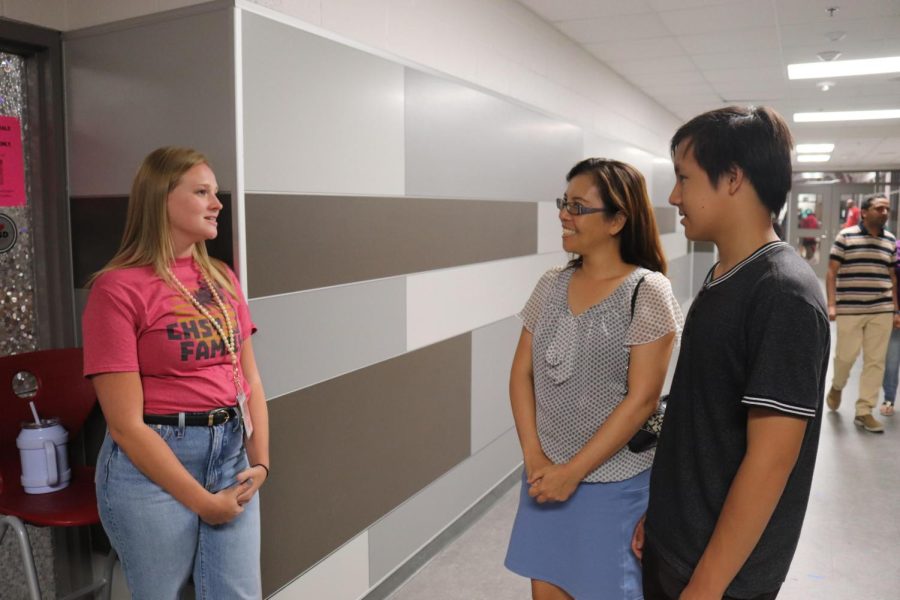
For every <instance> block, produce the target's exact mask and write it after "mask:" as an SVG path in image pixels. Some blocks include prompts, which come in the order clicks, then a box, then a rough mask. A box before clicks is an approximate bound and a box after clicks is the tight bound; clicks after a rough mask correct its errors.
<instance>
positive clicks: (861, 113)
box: [794, 108, 900, 123]
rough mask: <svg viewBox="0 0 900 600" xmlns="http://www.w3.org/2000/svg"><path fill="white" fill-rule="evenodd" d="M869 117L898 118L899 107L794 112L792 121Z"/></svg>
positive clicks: (852, 119)
mask: <svg viewBox="0 0 900 600" xmlns="http://www.w3.org/2000/svg"><path fill="white" fill-rule="evenodd" d="M871 119H900V108H890V109H886V110H839V111H835V112H802V113H794V123H821V122H823V121H868V120H871Z"/></svg>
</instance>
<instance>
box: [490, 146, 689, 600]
mask: <svg viewBox="0 0 900 600" xmlns="http://www.w3.org/2000/svg"><path fill="white" fill-rule="evenodd" d="M566 181H567V182H568V186H567V188H566V193H565V196H564V197H563V198H562V199H558V200H557V206H558V207H559V208H560V212H559V220H560V222H561V225H562V244H563V248H564V249H565V250H566V251H567V252H569V253H571V254H572V255H574V258H573V259H572V260H571V261H570V262H569V264H568V265H566V266H565V267H561V268H555V269H551V270H550V271H548V272H547V273H546V274H544V276H543V277H541V279H540V281H539V282H538V284H537V287H536V288H535V290H534V292H533V293H532V295H531V298H530V299H529V300H528V303H527V304H526V305H525V308H524V309H523V310H522V312H521V313H520V315H519V316H520V318H521V319H522V321H523V325H524V327H523V329H522V334H521V337H520V338H519V344H518V347H517V348H516V352H515V358H514V359H513V366H512V373H511V375H510V384H509V389H510V401H511V404H512V411H513V417H514V419H515V423H516V429H517V431H518V434H519V441H520V443H521V446H522V454H523V458H524V462H525V473H524V476H523V483H522V490H521V496H520V501H519V510H518V513H517V515H516V520H515V524H514V526H513V531H512V536H511V539H510V543H509V550H508V553H507V556H506V566H507V568H509V569H510V570H512V571H514V572H516V573H518V574H520V575H523V576H525V577H529V578H530V579H531V590H532V597H533V598H534V599H535V600H556V599H568V598H576V599H578V600H582V599H594V598H596V599H602V600H619V599H620V600H637V599H639V598H642V591H641V573H640V565H639V563H638V562H637V559H636V558H635V556H634V555H633V554H632V552H631V534H632V532H633V531H634V526H635V524H636V523H637V521H638V519H639V518H640V517H641V515H643V513H644V510H645V509H646V506H647V496H648V490H649V481H650V480H649V475H650V466H651V464H652V463H653V455H654V452H653V450H652V449H650V450H645V451H642V452H635V451H632V450H630V449H629V448H628V446H627V443H628V441H629V440H630V439H631V438H632V437H633V436H634V435H635V434H636V433H637V432H638V430H639V429H640V428H641V426H642V425H643V424H644V423H645V422H646V421H647V419H648V417H650V416H651V415H652V414H653V413H654V412H655V410H656V408H657V404H658V400H659V395H660V392H661V391H662V387H663V383H664V380H665V377H666V371H667V369H668V365H669V358H670V356H671V353H672V348H673V346H674V344H675V338H676V335H677V334H678V333H679V332H680V330H681V326H682V323H683V317H682V315H681V310H680V308H679V305H678V302H677V301H676V300H675V297H674V296H673V294H672V289H671V286H670V284H669V280H668V279H667V278H666V276H665V270H666V262H665V258H664V257H663V253H662V249H661V245H660V240H659V234H658V232H657V228H656V221H655V219H654V214H653V207H652V206H651V204H650V200H649V198H648V196H647V188H646V184H645V182H644V178H643V176H642V175H641V174H640V173H639V172H638V171H637V170H636V169H635V168H634V167H631V166H630V165H627V164H625V163H621V162H618V161H614V160H607V159H600V158H590V159H587V160H584V161H582V162H580V163H578V164H577V165H575V166H574V167H573V168H572V170H571V171H569V173H568V175H567V176H566Z"/></svg>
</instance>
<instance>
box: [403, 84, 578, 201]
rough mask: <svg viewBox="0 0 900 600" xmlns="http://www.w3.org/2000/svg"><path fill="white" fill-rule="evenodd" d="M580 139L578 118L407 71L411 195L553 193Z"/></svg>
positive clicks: (542, 196) (532, 196) (544, 196)
mask: <svg viewBox="0 0 900 600" xmlns="http://www.w3.org/2000/svg"><path fill="white" fill-rule="evenodd" d="M581 145H582V133H581V129H580V128H578V127H576V126H574V125H570V124H569V123H565V122H563V121H560V120H557V119H551V118H550V117H547V116H545V115H543V114H541V113H538V112H536V111H534V110H530V109H527V108H523V107H522V106H519V105H518V104H514V103H512V102H510V101H509V100H506V99H502V98H498V97H496V96H494V95H492V94H488V93H485V92H482V91H479V90H476V89H473V88H471V87H468V86H465V85H462V84H460V83H456V82H454V81H448V80H446V79H440V78H438V77H434V76H432V75H427V74H425V73H420V72H417V71H414V70H412V69H408V70H407V72H406V191H407V193H408V194H410V195H420V196H445V197H463V198H479V199H497V200H533V201H540V200H550V199H552V198H555V197H556V195H558V193H559V188H560V185H562V184H563V183H564V181H565V174H566V172H567V171H568V169H569V168H571V166H572V165H573V164H574V163H575V162H576V161H577V160H578V159H579V156H580V153H581Z"/></svg>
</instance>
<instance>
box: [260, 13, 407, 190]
mask: <svg viewBox="0 0 900 600" xmlns="http://www.w3.org/2000/svg"><path fill="white" fill-rule="evenodd" d="M242 15H243V16H242V20H243V23H242V30H243V40H244V44H243V67H244V69H243V89H244V168H245V179H244V181H245V186H246V189H247V190H249V191H276V192H302V193H317V192H326V193H330V194H393V195H399V194H403V193H404V190H403V166H404V165H403V154H404V150H403V67H401V66H400V65H397V64H394V63H391V62H388V61H386V60H384V59H381V58H378V57H375V56H372V55H370V54H366V53H365V52H361V51H359V50H354V49H353V48H349V47H347V46H343V45H341V44H338V43H336V42H332V41H329V40H326V39H324V38H320V37H318V36H315V35H313V34H311V33H307V32H304V31H300V30H298V29H295V28H293V27H290V26H288V25H284V24H281V23H277V22H275V21H271V20H269V19H266V18H264V17H260V16H258V15H254V14H252V13H247V12H244V13H242Z"/></svg>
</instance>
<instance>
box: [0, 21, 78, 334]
mask: <svg viewBox="0 0 900 600" xmlns="http://www.w3.org/2000/svg"><path fill="white" fill-rule="evenodd" d="M0 50H2V51H3V52H8V53H10V54H18V55H20V56H22V57H23V58H24V59H25V63H26V73H27V76H26V81H25V87H26V93H27V95H28V97H29V98H30V99H31V101H30V102H29V106H28V119H29V123H30V125H31V132H32V134H31V135H30V136H28V138H27V139H26V140H25V144H26V146H27V151H28V154H29V156H30V158H31V164H32V166H33V168H32V169H31V173H30V175H29V182H28V183H29V187H30V190H31V197H30V198H29V199H28V201H29V203H30V205H31V207H32V211H31V220H32V234H33V239H34V278H35V281H34V283H35V289H36V290H40V291H41V293H40V294H35V309H36V312H37V328H36V333H37V338H38V346H39V348H40V349H47V348H64V347H69V346H74V345H75V340H76V336H75V333H76V319H75V298H74V294H75V291H74V286H73V283H72V252H71V241H70V237H71V231H70V225H69V194H68V187H67V177H66V145H65V103H64V102H65V101H64V98H65V96H64V94H63V60H62V33H61V32H59V31H54V30H52V29H45V28H43V27H37V26H34V25H28V24H25V23H19V22H15V21H8V20H5V19H0Z"/></svg>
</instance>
